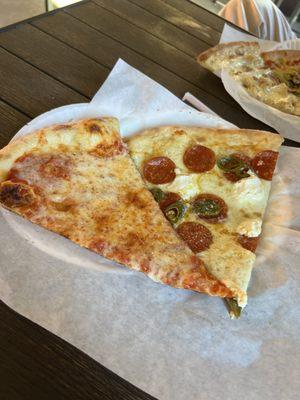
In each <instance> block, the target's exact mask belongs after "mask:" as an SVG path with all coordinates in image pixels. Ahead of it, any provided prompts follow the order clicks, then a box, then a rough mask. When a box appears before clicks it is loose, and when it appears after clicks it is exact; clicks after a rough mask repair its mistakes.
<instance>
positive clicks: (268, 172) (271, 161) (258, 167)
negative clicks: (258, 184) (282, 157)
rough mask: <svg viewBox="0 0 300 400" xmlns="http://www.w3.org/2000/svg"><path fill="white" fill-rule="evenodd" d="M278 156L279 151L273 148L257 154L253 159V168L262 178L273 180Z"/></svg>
mask: <svg viewBox="0 0 300 400" xmlns="http://www.w3.org/2000/svg"><path fill="white" fill-rule="evenodd" d="M277 158H278V152H277V151H273V150H265V151H261V152H260V153H258V154H256V156H255V157H254V158H253V159H252V161H251V168H252V169H253V171H254V172H255V173H256V175H257V176H258V177H259V178H261V179H266V180H267V181H271V180H272V177H273V173H274V169H275V166H276V161H277Z"/></svg>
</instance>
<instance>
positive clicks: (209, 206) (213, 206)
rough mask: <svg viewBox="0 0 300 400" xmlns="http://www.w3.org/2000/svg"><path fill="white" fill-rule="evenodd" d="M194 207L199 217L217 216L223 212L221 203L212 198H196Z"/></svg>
mask: <svg viewBox="0 0 300 400" xmlns="http://www.w3.org/2000/svg"><path fill="white" fill-rule="evenodd" d="M193 209H194V212H195V213H196V214H197V215H198V216H199V217H204V218H207V217H217V216H218V215H219V214H220V212H221V206H220V204H219V203H218V202H216V201H215V200H212V199H201V200H196V201H195V203H194V207H193Z"/></svg>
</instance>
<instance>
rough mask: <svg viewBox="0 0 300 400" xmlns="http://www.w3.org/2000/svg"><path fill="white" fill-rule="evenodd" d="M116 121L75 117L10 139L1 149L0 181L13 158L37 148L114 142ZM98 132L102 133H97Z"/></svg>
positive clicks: (84, 146)
mask: <svg viewBox="0 0 300 400" xmlns="http://www.w3.org/2000/svg"><path fill="white" fill-rule="evenodd" d="M118 132H119V122H118V120H117V119H116V118H111V117H105V118H97V119H89V120H81V121H77V122H76V124H74V123H72V124H64V125H53V126H50V127H47V128H44V129H41V130H40V131H38V132H34V133H32V134H29V135H26V136H23V137H20V138H18V139H15V140H13V141H12V142H11V143H9V144H8V145H7V146H6V147H4V148H3V149H1V152H0V182H1V181H3V180H5V177H6V175H7V173H8V171H9V170H10V169H11V167H12V165H13V163H14V162H15V160H17V159H18V158H19V157H21V156H22V155H24V154H25V153H27V152H30V151H31V150H32V149H35V148H38V149H40V150H42V151H43V152H45V153H46V152H48V151H53V150H60V151H61V150H63V146H67V148H68V151H70V150H71V149H74V150H75V151H78V149H80V150H82V151H89V150H92V149H94V148H95V147H97V146H98V145H100V146H101V145H102V146H104V147H105V148H107V147H109V146H113V145H114V143H115V142H116V141H118V142H119V141H120V138H119V134H118ZM99 133H101V135H99Z"/></svg>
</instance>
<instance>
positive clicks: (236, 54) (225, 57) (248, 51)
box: [197, 42, 260, 73]
mask: <svg viewBox="0 0 300 400" xmlns="http://www.w3.org/2000/svg"><path fill="white" fill-rule="evenodd" d="M259 51H260V48H259V44H258V42H229V43H220V44H218V45H216V46H214V47H212V48H210V49H208V50H206V51H204V52H202V53H200V54H199V55H198V57H197V61H198V63H199V64H200V65H201V66H202V67H204V68H206V69H208V70H210V71H211V72H214V73H216V72H219V71H221V70H222V68H223V67H225V66H227V65H228V64H229V63H230V64H231V63H232V62H234V61H235V60H239V59H241V58H242V57H252V58H255V57H256V56H258V55H259ZM247 61H249V60H247Z"/></svg>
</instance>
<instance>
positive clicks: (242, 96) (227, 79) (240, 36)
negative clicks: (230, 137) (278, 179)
mask: <svg viewBox="0 0 300 400" xmlns="http://www.w3.org/2000/svg"><path fill="white" fill-rule="evenodd" d="M233 41H234V42H237V41H248V42H249V41H250V42H259V45H260V48H261V51H270V50H279V49H281V50H285V49H294V50H300V39H294V40H287V41H285V42H282V43H279V42H273V41H270V40H260V39H257V38H255V37H254V36H251V35H248V34H246V33H243V32H241V31H239V30H237V29H234V28H233V27H231V26H229V25H227V24H225V25H224V29H223V33H222V36H221V39H220V43H225V42H233ZM218 75H220V77H221V79H222V82H223V85H224V87H225V89H226V91H227V92H228V93H229V94H230V95H231V96H232V97H233V98H234V99H235V100H236V101H237V102H238V103H239V104H240V105H241V107H242V108H243V109H244V110H245V111H246V112H247V113H248V114H250V115H251V116H252V117H254V118H256V119H259V120H260V121H262V122H264V123H265V124H267V125H269V126H272V127H273V128H274V129H276V131H277V132H279V133H280V134H281V135H282V136H284V137H286V138H288V139H292V140H295V141H298V142H299V141H300V117H297V116H295V115H290V114H287V113H284V112H282V111H280V110H277V109H276V108H274V107H270V106H268V105H267V104H264V103H263V102H261V101H259V100H257V99H255V98H254V97H252V96H250V94H249V93H248V92H247V91H246V90H245V89H244V87H243V86H242V85H241V83H240V82H238V81H236V80H235V79H233V78H232V77H231V76H230V74H229V73H228V72H227V70H226V69H224V70H223V71H222V72H221V74H218Z"/></svg>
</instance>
